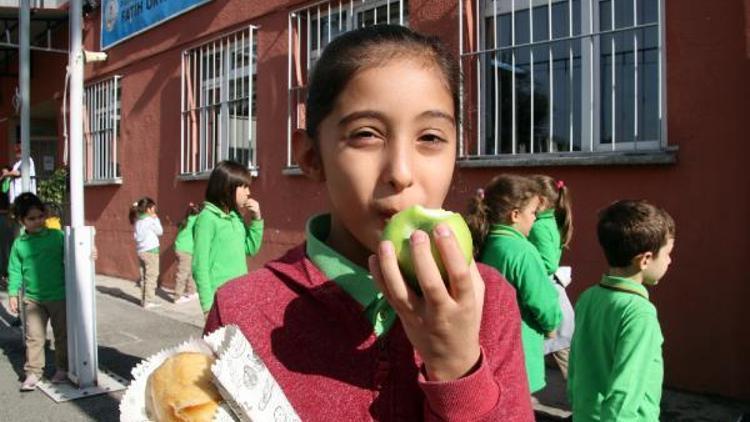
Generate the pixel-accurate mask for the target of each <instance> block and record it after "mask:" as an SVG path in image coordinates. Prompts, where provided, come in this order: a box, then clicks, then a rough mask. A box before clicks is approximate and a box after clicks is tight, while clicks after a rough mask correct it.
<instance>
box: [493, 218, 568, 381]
mask: <svg viewBox="0 0 750 422" xmlns="http://www.w3.org/2000/svg"><path fill="white" fill-rule="evenodd" d="M480 261H481V262H483V263H485V264H487V265H491V266H493V267H495V268H497V269H498V270H499V271H500V273H502V274H503V275H504V276H505V278H506V279H507V280H508V281H509V282H510V284H512V285H513V287H515V289H516V299H517V300H518V307H519V308H520V310H521V340H522V342H523V351H524V355H525V358H526V359H525V360H526V375H527V376H528V378H529V387H530V390H531V392H532V393H533V392H535V391H539V390H541V389H542V388H544V386H545V385H546V382H545V377H544V335H545V334H546V333H548V332H550V331H553V330H554V329H555V328H557V325H558V324H559V323H560V319H561V318H562V315H561V312H560V304H559V303H558V301H557V290H555V287H554V286H553V285H552V283H551V282H550V281H549V277H548V276H547V273H546V271H545V270H544V264H543V263H542V258H541V257H540V256H539V252H538V251H537V250H536V248H535V247H534V245H532V244H531V243H529V241H528V240H526V237H525V236H524V235H523V234H521V232H519V231H518V230H516V229H514V228H512V227H510V226H506V225H500V224H497V225H493V226H492V227H491V229H490V233H489V235H488V236H487V239H486V240H485V243H484V247H483V249H482V253H481V256H480Z"/></svg>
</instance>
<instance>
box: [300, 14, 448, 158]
mask: <svg viewBox="0 0 750 422" xmlns="http://www.w3.org/2000/svg"><path fill="white" fill-rule="evenodd" d="M406 57H408V58H414V59H421V60H423V61H425V62H426V63H429V64H431V65H434V66H435V67H437V68H438V69H439V70H440V73H441V74H442V75H443V77H444V78H445V85H446V88H448V90H449V91H450V92H451V97H452V98H453V113H454V119H455V120H456V130H458V127H459V125H458V123H459V121H460V117H461V113H460V110H459V106H458V104H459V101H458V99H459V83H460V79H461V76H460V75H461V73H460V70H459V67H458V62H456V60H455V58H454V57H453V55H452V54H451V53H450V52H448V50H447V49H446V48H445V46H443V44H442V42H441V41H440V40H439V39H438V38H437V37H431V36H425V35H422V34H419V33H417V32H414V31H412V30H411V29H409V28H406V27H404V26H401V25H373V26H368V27H365V28H360V29H356V30H354V31H349V32H346V33H344V34H342V35H340V36H339V37H337V38H336V39H334V40H333V41H331V43H330V44H328V46H326V48H325V50H323V54H322V55H321V56H320V59H319V60H318V62H317V64H316V65H315V69H314V70H313V73H312V76H311V78H310V85H309V89H308V92H307V101H306V103H305V111H306V113H307V115H306V117H305V130H306V132H307V135H308V136H309V137H310V138H312V139H313V140H315V141H317V138H318V126H320V123H321V122H322V121H323V119H325V117H326V116H328V114H329V113H330V112H331V110H333V107H334V105H335V104H336V99H337V98H338V96H339V94H341V91H343V90H344V88H345V87H346V85H347V84H348V83H349V81H350V80H351V79H352V77H354V75H355V74H356V73H357V72H359V71H361V70H363V69H366V68H370V67H376V66H379V65H382V64H385V63H387V62H389V61H390V60H392V59H394V58H406ZM316 144H317V142H316Z"/></svg>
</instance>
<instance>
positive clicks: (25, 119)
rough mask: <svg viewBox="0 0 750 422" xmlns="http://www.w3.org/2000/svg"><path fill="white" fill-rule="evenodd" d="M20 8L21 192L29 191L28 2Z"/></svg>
mask: <svg viewBox="0 0 750 422" xmlns="http://www.w3.org/2000/svg"><path fill="white" fill-rule="evenodd" d="M20 6H21V8H20V9H19V11H18V21H19V22H18V38H19V46H18V49H19V52H18V56H19V65H18V67H19V68H18V85H19V87H18V88H19V91H20V95H21V139H20V140H19V141H20V142H21V191H22V192H28V191H29V190H30V187H31V186H30V185H31V178H30V175H29V171H30V168H29V123H30V116H29V114H30V112H29V62H30V60H31V57H30V48H29V37H30V34H29V29H30V27H31V4H30V0H21V4H20Z"/></svg>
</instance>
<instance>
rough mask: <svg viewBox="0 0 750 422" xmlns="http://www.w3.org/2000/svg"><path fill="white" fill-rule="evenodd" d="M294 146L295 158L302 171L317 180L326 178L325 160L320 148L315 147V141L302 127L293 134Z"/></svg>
mask: <svg viewBox="0 0 750 422" xmlns="http://www.w3.org/2000/svg"><path fill="white" fill-rule="evenodd" d="M292 148H293V150H294V159H295V160H296V161H297V164H298V165H299V167H300V169H302V172H303V173H305V176H307V177H308V178H309V179H311V180H314V181H316V182H324V181H325V180H326V177H325V172H324V171H323V161H322V159H321V157H320V153H319V152H318V149H317V148H316V147H315V141H314V140H313V139H312V138H310V137H309V136H307V132H305V131H304V130H302V129H298V130H295V131H294V133H293V134H292Z"/></svg>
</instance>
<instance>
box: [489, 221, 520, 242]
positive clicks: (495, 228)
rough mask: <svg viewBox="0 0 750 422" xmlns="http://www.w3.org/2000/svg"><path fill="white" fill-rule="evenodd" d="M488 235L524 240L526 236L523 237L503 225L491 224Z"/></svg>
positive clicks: (511, 228)
mask: <svg viewBox="0 0 750 422" xmlns="http://www.w3.org/2000/svg"><path fill="white" fill-rule="evenodd" d="M490 234H494V235H496V236H509V237H517V238H519V239H526V236H524V235H523V233H521V232H519V231H518V230H516V229H514V228H513V227H511V226H508V225H505V224H493V225H492V226H491V227H490Z"/></svg>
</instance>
